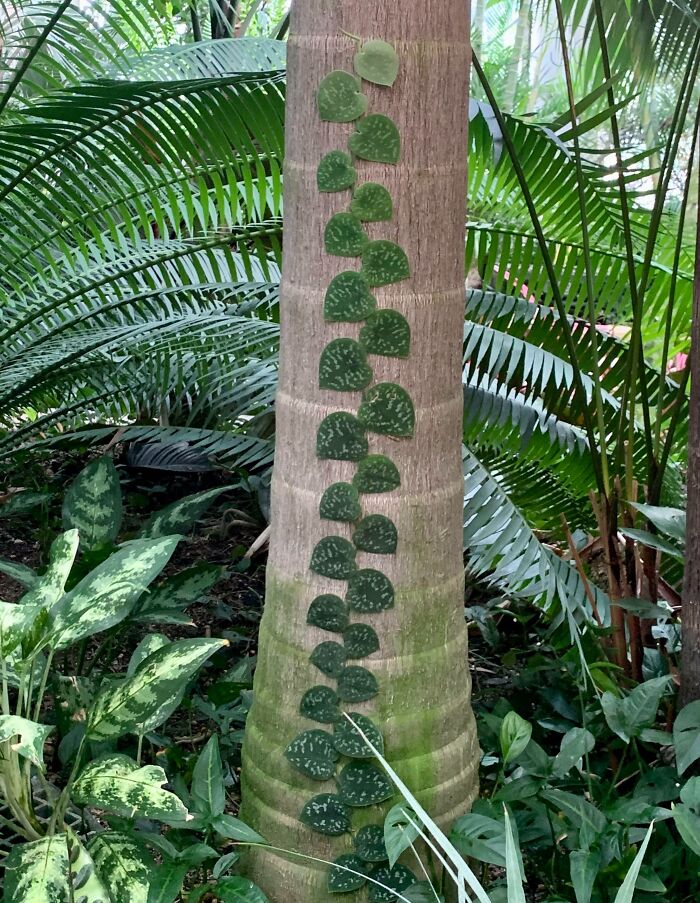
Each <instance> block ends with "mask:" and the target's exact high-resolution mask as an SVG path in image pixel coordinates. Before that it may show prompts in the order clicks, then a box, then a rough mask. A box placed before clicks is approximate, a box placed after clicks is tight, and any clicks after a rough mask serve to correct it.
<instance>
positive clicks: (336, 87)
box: [316, 69, 369, 122]
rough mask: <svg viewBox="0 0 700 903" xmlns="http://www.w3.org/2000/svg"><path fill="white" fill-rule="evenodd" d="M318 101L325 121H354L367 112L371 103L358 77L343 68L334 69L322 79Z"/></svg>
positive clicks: (321, 115)
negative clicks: (362, 89) (363, 91)
mask: <svg viewBox="0 0 700 903" xmlns="http://www.w3.org/2000/svg"><path fill="white" fill-rule="evenodd" d="M316 102H317V104H318V114H319V116H320V117H321V119H323V120H324V121H325V122H352V121H353V120H354V119H359V118H360V116H362V114H363V113H366V112H367V106H368V104H369V101H368V100H367V97H366V95H364V94H363V93H362V91H361V89H360V85H359V83H358V79H357V78H356V77H355V76H354V75H352V74H351V73H350V72H345V71H344V70H343V69H334V70H333V72H329V73H328V75H326V76H325V77H324V78H323V79H322V80H321V83H320V85H319V86H318V93H317V95H316Z"/></svg>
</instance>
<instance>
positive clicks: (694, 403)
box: [680, 204, 700, 705]
mask: <svg viewBox="0 0 700 903" xmlns="http://www.w3.org/2000/svg"><path fill="white" fill-rule="evenodd" d="M697 209H698V211H700V204H699V205H698V208H697ZM696 229H697V240H696V244H695V281H694V288H693V323H692V332H691V355H690V362H689V366H690V367H691V370H690V433H689V436H688V512H687V518H686V541H685V579H684V582H683V611H682V619H681V621H682V625H683V649H682V653H681V690H680V695H681V703H682V704H683V705H686V704H687V703H689V702H693V700H695V699H700V215H698V216H697V217H696Z"/></svg>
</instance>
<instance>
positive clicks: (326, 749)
mask: <svg viewBox="0 0 700 903" xmlns="http://www.w3.org/2000/svg"><path fill="white" fill-rule="evenodd" d="M284 754H285V756H286V758H287V759H288V760H289V762H291V764H292V765H293V766H294V767H295V768H296V769H298V770H299V771H301V772H302V774H305V775H306V776H307V777H309V778H313V780H314V781H327V780H328V779H329V778H332V777H333V775H334V774H335V763H336V761H337V760H338V753H337V752H336V750H335V747H334V745H333V735H332V734H329V733H328V732H327V731H322V730H310V731H304V732H303V733H301V734H299V736H298V737H296V738H295V739H294V740H292V742H291V743H290V744H289V746H288V747H287V748H286V749H285V751H284Z"/></svg>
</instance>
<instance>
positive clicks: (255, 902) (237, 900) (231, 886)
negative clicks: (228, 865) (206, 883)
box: [214, 875, 269, 903]
mask: <svg viewBox="0 0 700 903" xmlns="http://www.w3.org/2000/svg"><path fill="white" fill-rule="evenodd" d="M214 893H215V894H216V896H217V898H218V899H219V900H221V903H269V901H268V899H267V897H266V896H265V894H264V893H263V892H262V891H261V890H260V888H259V887H258V886H257V885H256V884H253V882H252V881H249V880H248V879H247V878H241V877H239V876H238V875H230V876H229V877H227V878H220V879H219V881H217V882H216V884H215V885H214Z"/></svg>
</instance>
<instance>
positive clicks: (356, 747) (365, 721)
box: [333, 712, 384, 759]
mask: <svg viewBox="0 0 700 903" xmlns="http://www.w3.org/2000/svg"><path fill="white" fill-rule="evenodd" d="M348 716H349V717H350V718H351V719H352V722H353V723H352V724H351V723H350V721H348V719H347V718H345V717H344V718H343V720H342V721H339V722H338V723H337V724H336V726H335V733H334V735H333V743H334V745H335V748H336V749H337V750H338V752H339V753H342V755H344V756H348V758H350V759H371V758H373V757H374V753H373V752H372V750H371V749H370V747H369V746H368V745H367V743H365V741H364V740H363V739H362V735H361V734H360V732H359V731H358V728H359V729H360V731H362V733H363V734H364V735H365V736H366V737H367V739H368V740H369V742H370V743H371V744H372V746H374V748H375V749H376V750H378V751H379V752H380V753H381V754H382V755H383V754H384V738H383V737H382V732H381V731H380V730H379V728H378V727H377V726H376V725H375V724H374V722H373V721H371V720H370V719H369V718H368V717H367V716H366V715H361V714H360V713H359V712H348Z"/></svg>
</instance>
